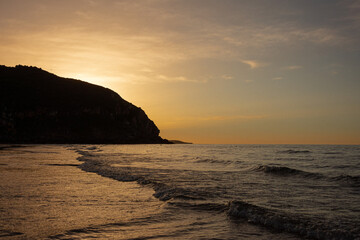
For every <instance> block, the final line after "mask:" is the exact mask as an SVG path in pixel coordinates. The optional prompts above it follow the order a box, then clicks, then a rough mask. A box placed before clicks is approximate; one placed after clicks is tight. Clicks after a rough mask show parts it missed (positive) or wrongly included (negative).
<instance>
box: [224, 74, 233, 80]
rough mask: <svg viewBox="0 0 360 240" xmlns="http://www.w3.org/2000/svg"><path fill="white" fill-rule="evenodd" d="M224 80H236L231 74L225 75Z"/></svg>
mask: <svg viewBox="0 0 360 240" xmlns="http://www.w3.org/2000/svg"><path fill="white" fill-rule="evenodd" d="M221 78H222V79H225V80H232V79H234V77H233V76H231V75H229V74H224V75H222V76H221Z"/></svg>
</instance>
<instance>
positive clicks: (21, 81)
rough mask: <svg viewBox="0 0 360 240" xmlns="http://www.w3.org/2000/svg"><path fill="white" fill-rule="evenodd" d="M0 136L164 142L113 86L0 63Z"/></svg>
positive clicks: (20, 139) (39, 140)
mask: <svg viewBox="0 0 360 240" xmlns="http://www.w3.org/2000/svg"><path fill="white" fill-rule="evenodd" d="M0 142H1V143H169V142H168V141H167V140H164V139H162V138H161V137H160V136H159V129H158V128H157V127H156V125H155V124H154V122H153V121H151V120H150V119H149V118H148V117H147V115H146V114H145V112H144V111H143V110H142V109H141V108H138V107H136V106H134V105H133V104H131V103H129V102H127V101H125V100H124V99H122V98H121V97H120V96H119V95H118V94H117V93H115V92H114V91H112V90H110V89H107V88H104V87H101V86H97V85H94V84H90V83H86V82H83V81H80V80H75V79H68V78H62V77H58V76H56V75H54V74H52V73H49V72H46V71H44V70H42V69H40V68H36V67H28V66H21V65H18V66H16V67H6V66H1V65H0Z"/></svg>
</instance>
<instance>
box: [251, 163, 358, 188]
mask: <svg viewBox="0 0 360 240" xmlns="http://www.w3.org/2000/svg"><path fill="white" fill-rule="evenodd" d="M251 170H252V171H255V172H264V173H266V174H273V175H277V176H283V177H289V176H298V177H304V178H312V179H324V180H327V181H336V182H338V183H340V184H346V185H348V186H351V187H360V176H351V175H345V174H343V175H340V176H335V177H330V176H325V175H323V174H321V173H311V172H306V171H302V170H298V169H294V168H289V167H284V166H269V165H259V166H257V167H254V168H252V169H251Z"/></svg>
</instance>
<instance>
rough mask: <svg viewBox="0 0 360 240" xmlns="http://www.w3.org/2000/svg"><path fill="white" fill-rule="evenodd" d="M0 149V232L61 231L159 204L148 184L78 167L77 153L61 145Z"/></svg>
mask: <svg viewBox="0 0 360 240" xmlns="http://www.w3.org/2000/svg"><path fill="white" fill-rule="evenodd" d="M0 151H1V153H2V154H1V155H0V171H1V175H0V187H1V189H2V193H1V198H0V211H1V213H2V214H1V217H0V226H1V229H0V236H1V237H9V238H11V239H34V238H37V239H41V238H49V237H51V236H58V237H60V236H62V235H64V236H65V235H66V234H68V233H71V232H72V231H74V230H76V229H84V228H89V227H93V226H97V225H104V224H105V225H106V224H114V223H119V222H129V221H132V220H134V219H136V218H142V217H146V216H148V215H152V214H155V213H156V212H152V211H153V210H159V209H160V208H161V206H162V204H163V203H161V202H160V201H158V200H157V199H155V198H154V197H153V196H152V195H153V190H152V189H149V188H144V187H142V186H140V185H139V184H137V183H136V182H119V181H116V180H113V179H109V178H104V177H101V176H99V175H97V174H95V173H90V172H85V171H83V170H81V169H80V168H78V166H79V165H80V164H82V162H80V161H79V160H77V158H78V157H79V156H80V154H78V153H75V151H74V150H69V147H66V146H63V145H61V146H60V145H22V146H21V147H15V148H10V147H9V148H8V147H7V148H2V149H1V148H0ZM141 205H150V206H151V207H150V206H149V207H145V208H141V207H139V206H141ZM75 233H76V231H75Z"/></svg>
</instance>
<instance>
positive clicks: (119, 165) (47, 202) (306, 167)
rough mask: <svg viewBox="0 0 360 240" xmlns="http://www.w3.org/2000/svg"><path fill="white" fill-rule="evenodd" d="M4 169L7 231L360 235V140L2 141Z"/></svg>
mask: <svg viewBox="0 0 360 240" xmlns="http://www.w3.org/2000/svg"><path fill="white" fill-rule="evenodd" d="M0 173H1V176H0V180H1V182H0V194H1V195H0V238H4V239H139V240H140V239H254V240H258V239H278V240H283V239H284V240H285V239H360V146H359V145H201V144H174V145H151V144H149V145H12V146H5V145H3V146H0Z"/></svg>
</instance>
